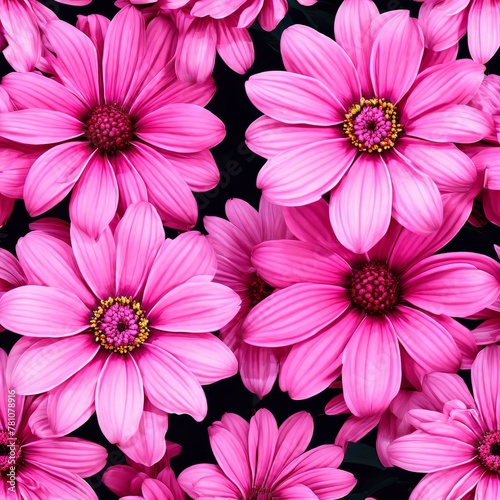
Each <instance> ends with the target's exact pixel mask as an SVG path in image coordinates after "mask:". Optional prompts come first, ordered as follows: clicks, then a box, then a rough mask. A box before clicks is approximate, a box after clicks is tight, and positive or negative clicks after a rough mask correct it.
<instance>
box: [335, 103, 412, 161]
mask: <svg viewBox="0 0 500 500" xmlns="http://www.w3.org/2000/svg"><path fill="white" fill-rule="evenodd" d="M402 130H403V128H402V125H401V124H400V123H398V114H397V113H396V107H395V106H394V105H393V104H392V103H390V102H389V101H386V100H385V99H377V98H373V99H365V98H364V97H362V98H361V101H360V102H359V104H353V105H352V106H351V108H350V109H349V112H348V113H347V114H346V115H345V119H344V133H345V134H346V135H347V136H348V137H349V139H351V142H352V144H353V145H354V146H356V147H357V148H358V149H359V150H360V151H364V152H367V153H373V152H378V153H381V152H382V151H384V150H386V149H390V148H392V147H393V146H394V144H395V141H396V139H397V137H398V135H399V133H400V132H402Z"/></svg>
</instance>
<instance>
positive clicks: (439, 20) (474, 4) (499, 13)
mask: <svg viewBox="0 0 500 500" xmlns="http://www.w3.org/2000/svg"><path fill="white" fill-rule="evenodd" d="M417 1H422V0H417ZM418 19H419V21H421V26H422V28H423V30H424V33H425V41H426V45H427V46H428V47H429V48H431V49H432V50H436V51H439V50H444V49H447V48H449V47H451V46H452V45H454V44H455V43H457V42H458V41H459V40H460V38H462V37H463V36H464V35H465V33H467V40H468V43H469V52H470V54H471V56H472V59H474V61H477V62H479V63H482V64H484V63H486V62H488V61H489V60H490V59H491V58H492V57H493V56H494V55H495V52H496V51H497V50H498V47H500V2H498V0H463V1H459V0H444V1H440V2H437V1H435V0H423V4H422V6H421V7H420V11H419V14H418Z"/></svg>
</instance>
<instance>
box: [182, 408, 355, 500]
mask: <svg viewBox="0 0 500 500" xmlns="http://www.w3.org/2000/svg"><path fill="white" fill-rule="evenodd" d="M313 429H314V423H313V419H312V417H311V415H310V414H309V413H306V412H299V413H296V414H294V415H292V416H291V417H289V418H288V419H287V420H285V422H283V424H282V425H281V426H280V427H279V428H278V426H277V424H276V420H275V418H274V417H273V415H272V414H271V413H270V412H269V411H268V410H266V409H261V410H259V411H257V413H256V414H255V415H254V416H253V417H252V418H251V419H250V424H249V423H248V422H247V421H245V420H244V419H243V418H241V417H240V416H238V415H235V414H234V413H225V414H224V415H223V416H222V419H221V421H220V422H214V423H213V424H212V425H211V426H210V427H209V428H208V434H209V437H210V444H211V445H212V451H213V453H214V455H215V458H216V460H217V462H218V464H219V465H212V464H198V465H193V466H191V467H188V468H187V469H186V470H185V471H183V472H182V473H181V474H180V475H179V484H180V485H181V487H182V488H183V489H184V490H185V491H186V493H187V494H188V495H190V496H191V497H192V498H194V499H198V498H200V499H202V498H203V499H204V500H216V499H219V498H227V499H232V500H248V499H250V500H271V499H274V498H283V499H285V498H290V499H292V498H294V499H295V498H297V499H298V498H300V499H306V498H308V499H309V498H310V499H312V498H328V499H331V500H333V499H336V498H342V497H344V496H345V495H347V494H348V493H349V492H350V491H351V490H352V489H353V488H354V485H355V484H356V479H355V478H354V476H353V475H352V474H351V473H349V472H345V471H343V470H340V469H338V466H339V465H340V463H341V462H342V460H343V458H344V453H343V451H342V448H340V447H339V446H335V445H323V446H318V447H317V448H313V449H311V450H309V451H306V448H307V445H308V444H309V442H310V441H311V438H312V434H313Z"/></svg>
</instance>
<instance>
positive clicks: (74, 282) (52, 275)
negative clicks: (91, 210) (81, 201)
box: [16, 231, 97, 315]
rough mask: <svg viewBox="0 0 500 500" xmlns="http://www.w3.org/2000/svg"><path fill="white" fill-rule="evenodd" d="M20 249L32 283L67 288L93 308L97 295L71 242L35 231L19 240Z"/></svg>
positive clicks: (19, 251)
mask: <svg viewBox="0 0 500 500" xmlns="http://www.w3.org/2000/svg"><path fill="white" fill-rule="evenodd" d="M16 252H17V255H18V258H19V262H20V263H21V265H22V266H23V269H24V272H25V273H26V276H27V277H28V280H29V282H30V283H31V284H33V285H44V286H48V287H54V288H61V289H63V290H67V291H68V292H70V293H73V294H74V295H76V296H77V297H78V298H79V299H80V300H81V301H82V302H84V303H85V305H86V306H87V307H88V308H89V309H93V307H94V306H95V304H96V302H97V301H96V298H95V297H94V295H93V294H92V293H91V292H90V291H89V289H88V288H87V286H86V285H85V283H84V281H83V278H82V276H81V274H80V271H79V269H78V266H77V263H76V260H75V257H74V255H73V251H72V249H71V247H70V246H69V245H68V244H67V243H65V242H64V241H61V240H60V239H58V238H56V237H54V236H50V235H48V234H45V233H42V232H40V231H34V232H32V233H28V234H27V235H26V236H25V237H23V238H20V239H19V241H18V243H17V245H16ZM87 314H88V311H87ZM64 315H65V314H64Z"/></svg>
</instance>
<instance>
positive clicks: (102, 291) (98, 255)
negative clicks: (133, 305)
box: [71, 224, 116, 300]
mask: <svg viewBox="0 0 500 500" xmlns="http://www.w3.org/2000/svg"><path fill="white" fill-rule="evenodd" d="M71 244H72V246H73V252H74V254H75V258H76V261H77V263H78V267H79V269H80V271H81V273H82V275H83V276H84V278H85V281H86V282H87V283H88V285H89V286H90V288H91V289H92V291H93V292H94V294H95V295H96V296H97V297H98V298H99V299H102V300H106V299H107V298H109V297H112V296H114V295H116V278H115V275H116V243H115V239H114V237H113V233H112V231H111V229H110V228H109V227H108V228H106V229H105V230H104V231H103V232H102V233H101V235H100V236H99V238H98V239H97V240H95V239H94V238H92V237H90V236H89V235H88V234H86V233H85V232H84V231H82V230H80V229H78V228H77V227H76V226H75V225H74V224H73V225H72V226H71ZM96 262H98V263H99V265H96Z"/></svg>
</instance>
